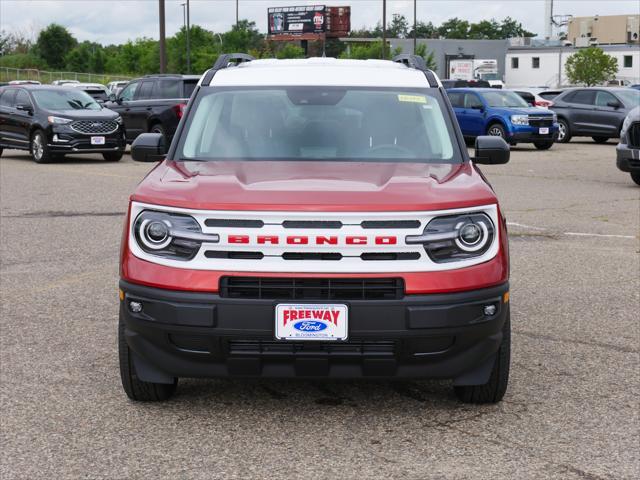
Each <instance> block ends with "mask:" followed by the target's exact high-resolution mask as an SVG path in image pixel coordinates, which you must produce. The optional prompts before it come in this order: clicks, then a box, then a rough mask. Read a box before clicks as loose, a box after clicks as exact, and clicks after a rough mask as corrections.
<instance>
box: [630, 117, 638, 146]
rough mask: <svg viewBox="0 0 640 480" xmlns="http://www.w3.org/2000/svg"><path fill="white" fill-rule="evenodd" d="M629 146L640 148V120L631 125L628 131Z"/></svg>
mask: <svg viewBox="0 0 640 480" xmlns="http://www.w3.org/2000/svg"><path fill="white" fill-rule="evenodd" d="M627 138H628V139H629V140H628V143H627V145H628V146H629V147H633V148H640V122H634V123H632V124H631V126H630V127H629V130H628V133H627Z"/></svg>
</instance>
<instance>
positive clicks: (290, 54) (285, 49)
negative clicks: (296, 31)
mask: <svg viewBox="0 0 640 480" xmlns="http://www.w3.org/2000/svg"><path fill="white" fill-rule="evenodd" d="M276 58H279V59H283V58H304V50H303V49H302V48H301V47H299V46H298V45H294V44H293V43H288V42H287V43H285V44H284V45H283V46H282V47H281V48H280V49H279V50H278V51H276Z"/></svg>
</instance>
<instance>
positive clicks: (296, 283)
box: [220, 277, 404, 300]
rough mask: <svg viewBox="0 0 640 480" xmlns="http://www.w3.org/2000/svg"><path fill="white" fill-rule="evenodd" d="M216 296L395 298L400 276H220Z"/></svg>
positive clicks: (401, 293) (401, 292)
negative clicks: (218, 293) (218, 289)
mask: <svg viewBox="0 0 640 480" xmlns="http://www.w3.org/2000/svg"><path fill="white" fill-rule="evenodd" d="M220 296H221V297H225V298H249V299H272V300H397V299H400V298H402V297H403V296H404V281H403V280H402V279H401V278H354V279H351V278H262V277H222V278H221V279H220Z"/></svg>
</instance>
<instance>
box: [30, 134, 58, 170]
mask: <svg viewBox="0 0 640 480" xmlns="http://www.w3.org/2000/svg"><path fill="white" fill-rule="evenodd" d="M29 151H30V152H31V157H32V158H33V159H34V160H35V162H36V163H51V162H53V160H54V157H53V155H52V154H51V150H49V147H48V146H47V136H46V135H45V134H44V132H43V131H42V130H36V131H35V132H33V134H32V135H31V142H30V143H29Z"/></svg>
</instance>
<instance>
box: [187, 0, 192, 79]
mask: <svg viewBox="0 0 640 480" xmlns="http://www.w3.org/2000/svg"><path fill="white" fill-rule="evenodd" d="M189 15H190V11H189V0H187V73H191V44H190V38H189V37H190V36H191V35H190V34H191V24H190V18H189Z"/></svg>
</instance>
